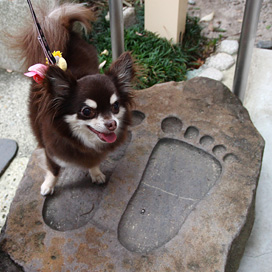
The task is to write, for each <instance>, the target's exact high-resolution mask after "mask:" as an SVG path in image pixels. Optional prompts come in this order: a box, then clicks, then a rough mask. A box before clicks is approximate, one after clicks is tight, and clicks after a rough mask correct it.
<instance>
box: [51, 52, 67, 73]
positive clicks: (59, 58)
mask: <svg viewBox="0 0 272 272" xmlns="http://www.w3.org/2000/svg"><path fill="white" fill-rule="evenodd" d="M52 55H53V56H54V57H55V59H56V65H57V66H59V68H60V69H62V70H63V71H66V70H67V62H66V60H65V59H64V58H63V57H62V53H61V52H60V51H54V52H53V53H52ZM46 64H49V63H48V59H47V58H46Z"/></svg>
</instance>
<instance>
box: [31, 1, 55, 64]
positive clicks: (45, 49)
mask: <svg viewBox="0 0 272 272" xmlns="http://www.w3.org/2000/svg"><path fill="white" fill-rule="evenodd" d="M27 3H28V5H29V9H30V12H31V14H32V17H33V21H34V23H35V26H36V29H37V31H38V40H39V42H40V44H41V47H42V49H43V52H44V55H45V56H46V57H47V59H48V61H49V62H50V63H51V64H56V59H55V57H54V56H53V55H52V53H51V51H50V48H49V46H48V43H47V41H46V39H45V36H44V34H43V31H42V29H41V26H40V24H39V22H38V20H37V17H36V14H35V12H34V10H33V7H32V4H31V2H30V0H27Z"/></svg>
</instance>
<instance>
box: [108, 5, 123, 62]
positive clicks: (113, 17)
mask: <svg viewBox="0 0 272 272" xmlns="http://www.w3.org/2000/svg"><path fill="white" fill-rule="evenodd" d="M109 6H110V29H111V48H112V60H113V61H114V60H116V59H117V58H118V57H119V56H120V55H121V54H122V53H123V52H124V18H123V1H122V0H109Z"/></svg>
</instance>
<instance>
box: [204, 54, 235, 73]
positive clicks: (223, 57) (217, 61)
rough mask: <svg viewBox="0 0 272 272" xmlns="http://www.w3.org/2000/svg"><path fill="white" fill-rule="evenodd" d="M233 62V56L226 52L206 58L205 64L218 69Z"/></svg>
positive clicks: (226, 66) (225, 67)
mask: <svg viewBox="0 0 272 272" xmlns="http://www.w3.org/2000/svg"><path fill="white" fill-rule="evenodd" d="M234 63H235V60H234V58H233V57H232V56H231V55H229V54H226V53H218V54H215V55H213V56H211V57H209V58H208V59H207V60H206V63H205V64H206V65H207V66H208V67H213V68H215V69H218V70H220V71H223V70H226V69H228V68H230V67H231V66H232V65H233V64H234Z"/></svg>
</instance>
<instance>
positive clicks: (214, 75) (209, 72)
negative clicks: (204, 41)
mask: <svg viewBox="0 0 272 272" xmlns="http://www.w3.org/2000/svg"><path fill="white" fill-rule="evenodd" d="M199 76H200V77H208V78H211V79H214V80H218V81H221V80H222V79H223V74H222V72H221V71H219V70H218V69H215V68H213V67H209V68H207V69H204V71H203V72H201V73H200V74H199Z"/></svg>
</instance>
